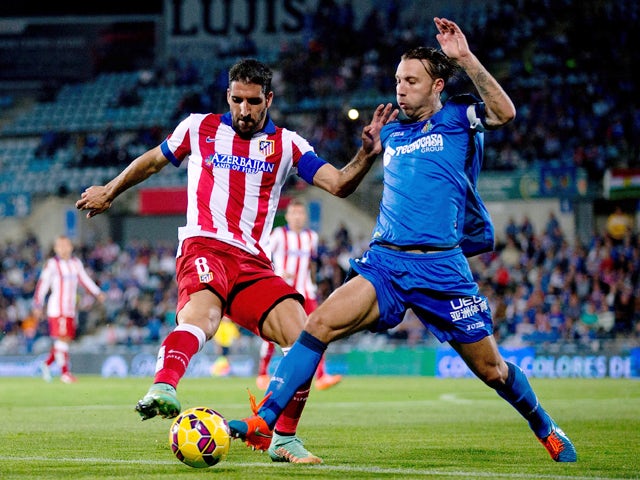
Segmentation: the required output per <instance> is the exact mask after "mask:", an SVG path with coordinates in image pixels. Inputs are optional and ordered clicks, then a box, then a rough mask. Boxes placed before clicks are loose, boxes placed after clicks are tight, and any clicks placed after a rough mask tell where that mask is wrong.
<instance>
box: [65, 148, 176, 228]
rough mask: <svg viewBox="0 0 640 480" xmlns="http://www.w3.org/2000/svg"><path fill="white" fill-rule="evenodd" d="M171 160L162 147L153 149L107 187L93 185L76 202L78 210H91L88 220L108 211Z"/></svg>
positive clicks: (135, 161) (137, 159)
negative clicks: (115, 202)
mask: <svg viewBox="0 0 640 480" xmlns="http://www.w3.org/2000/svg"><path fill="white" fill-rule="evenodd" d="M167 163H169V160H167V158H166V157H165V156H164V154H163V153H162V150H161V149H160V146H157V147H155V148H152V149H151V150H148V151H147V152H145V153H143V154H142V155H140V156H139V157H138V158H136V159H135V160H134V161H133V162H131V163H130V164H129V166H127V168H125V169H124V170H123V171H122V172H120V174H119V175H118V176H117V177H115V178H114V179H113V180H111V181H110V182H109V183H107V184H106V185H102V186H101V185H93V186H91V187H89V188H87V189H86V190H85V191H84V192H82V195H81V197H80V200H78V201H77V202H76V208H77V209H78V210H89V211H88V212H87V218H91V217H93V216H95V215H97V214H99V213H102V212H104V211H106V210H108V209H109V208H110V207H111V204H112V203H113V201H114V200H115V199H116V197H117V196H118V195H120V194H121V193H122V192H124V191H125V190H127V189H129V188H131V187H132V186H134V185H136V184H138V183H140V182H142V181H143V180H145V179H147V178H149V177H150V176H151V175H153V174H154V173H157V172H159V171H160V170H162V169H163V168H164V167H165V166H166V165H167Z"/></svg>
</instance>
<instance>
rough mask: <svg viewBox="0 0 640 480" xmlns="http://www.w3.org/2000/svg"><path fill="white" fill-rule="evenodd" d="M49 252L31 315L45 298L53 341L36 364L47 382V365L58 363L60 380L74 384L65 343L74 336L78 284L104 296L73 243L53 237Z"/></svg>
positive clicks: (37, 312)
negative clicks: (45, 354) (51, 250)
mask: <svg viewBox="0 0 640 480" xmlns="http://www.w3.org/2000/svg"><path fill="white" fill-rule="evenodd" d="M53 251H54V253H55V256H53V257H51V258H50V259H49V260H47V262H46V263H45V265H44V268H43V269H42V272H41V273H40V277H39V278H38V283H37V284H36V290H35V294H34V297H33V314H34V316H35V317H36V318H40V317H41V316H42V311H43V306H44V303H45V299H47V300H46V301H47V313H46V315H47V322H48V324H49V336H50V337H51V339H52V340H53V344H52V345H51V350H50V352H49V356H48V357H47V359H46V360H45V361H44V362H43V363H42V364H41V365H40V370H41V371H42V378H44V379H45V380H46V381H47V382H49V381H51V370H50V368H49V367H51V365H53V363H54V362H55V363H57V364H59V365H60V370H61V374H60V380H61V381H62V382H64V383H75V382H76V377H75V376H74V375H73V374H72V373H71V371H70V367H69V344H70V343H71V341H72V340H74V338H75V336H76V303H77V301H78V287H79V286H82V288H84V289H85V290H86V291H87V292H88V293H90V294H91V295H93V296H94V297H96V298H97V299H98V300H99V301H100V302H104V299H105V295H104V293H102V291H101V290H100V287H98V285H96V283H95V282H94V281H93V280H92V279H91V277H90V276H89V274H88V273H87V271H86V270H85V268H84V265H83V264H82V261H81V260H80V259H79V258H78V257H76V256H74V255H73V243H72V242H71V239H70V238H69V237H67V236H65V235H60V236H59V237H58V238H56V240H55V242H54V244H53ZM47 295H48V298H47Z"/></svg>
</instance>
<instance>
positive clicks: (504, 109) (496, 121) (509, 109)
mask: <svg viewBox="0 0 640 480" xmlns="http://www.w3.org/2000/svg"><path fill="white" fill-rule="evenodd" d="M433 21H434V22H435V24H436V28H437V29H438V32H439V33H438V34H437V35H436V39H437V40H438V42H439V43H440V47H441V48H442V51H443V52H444V54H445V55H446V56H447V57H449V58H451V59H452V60H455V61H456V62H457V63H458V65H459V66H460V67H461V68H463V69H464V71H465V72H466V73H467V75H468V76H469V78H470V79H471V81H472V82H473V84H474V85H475V87H476V89H477V90H478V93H479V94H480V97H482V101H483V102H484V104H485V107H486V124H487V126H488V127H490V128H498V127H500V126H502V125H504V124H506V123H508V122H510V121H511V120H513V119H514V118H515V116H516V108H515V106H514V105H513V102H512V101H511V98H509V96H508V95H507V93H506V92H505V91H504V90H503V89H502V87H501V86H500V84H499V83H498V81H497V80H496V79H495V78H494V77H493V76H492V75H491V74H490V73H489V72H488V70H487V69H486V68H485V67H484V66H483V65H482V63H480V60H478V58H477V57H476V56H475V55H474V54H473V53H472V52H471V50H470V49H469V44H468V43H467V38H466V37H465V35H464V33H462V30H461V29H460V27H459V26H458V25H457V24H456V23H455V22H452V21H451V20H447V19H446V18H438V17H436V18H434V19H433Z"/></svg>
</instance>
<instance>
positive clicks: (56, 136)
mask: <svg viewBox="0 0 640 480" xmlns="http://www.w3.org/2000/svg"><path fill="white" fill-rule="evenodd" d="M404 5H405V4H404V3H403V2H402V1H399V0H395V1H386V2H372V9H371V11H370V12H368V13H366V14H365V16H364V20H363V21H362V22H361V24H360V25H356V20H355V19H356V16H355V14H354V12H353V6H352V2H350V1H348V0H344V1H338V0H321V1H319V2H318V8H317V10H316V11H315V12H310V13H309V16H308V18H307V21H306V25H307V29H306V31H305V34H304V36H303V41H302V44H300V45H298V44H287V43H283V44H282V45H280V46H279V49H278V51H277V52H276V54H275V56H274V58H273V59H272V61H270V62H269V63H270V65H271V66H272V67H273V68H274V71H275V75H274V81H273V89H274V91H276V92H277V96H278V100H277V101H276V102H275V103H274V107H276V108H274V109H272V113H273V115H274V116H280V117H286V119H284V118H278V121H279V122H280V123H282V122H284V123H286V124H288V125H290V126H291V127H292V128H293V129H296V130H298V131H299V132H300V133H301V134H302V135H303V136H305V137H306V138H308V139H309V140H310V141H311V143H312V144H313V145H314V147H315V148H316V151H317V152H318V153H319V154H320V155H322V156H323V157H325V158H327V159H329V160H331V161H335V160H336V159H343V160H345V161H346V160H347V159H348V158H349V155H348V154H347V153H346V152H351V151H352V150H353V144H355V143H357V142H358V138H357V137H358V135H359V133H358V132H359V131H360V128H361V125H359V124H357V122H353V121H351V120H349V119H347V118H346V116H345V115H344V112H343V110H342V105H341V106H340V107H339V108H330V107H329V106H328V105H330V104H331V100H332V99H335V98H336V97H337V98H344V99H347V98H351V99H353V98H361V99H365V98H369V99H372V105H375V104H377V103H379V101H387V100H392V99H393V98H394V87H395V86H394V71H395V67H396V62H397V58H398V57H399V55H400V54H401V53H402V52H403V51H404V50H405V49H406V48H407V47H408V46H413V45H415V44H429V45H433V44H434V36H435V33H436V32H435V30H434V29H433V26H432V22H431V21H428V22H426V21H425V22H409V21H406V20H405V21H402V20H401V19H402V18H403V8H404ZM452 8H453V7H452ZM440 13H441V14H449V13H450V12H440ZM639 15H640V5H639V4H638V2H634V1H632V0H622V1H619V2H602V1H597V0H586V1H580V2H578V1H576V0H561V1H554V2H552V1H549V0H508V1H504V2H495V3H491V4H487V5H484V4H483V3H482V2H478V5H475V6H474V8H469V9H465V10H462V11H458V12H454V13H452V14H451V16H452V18H454V19H455V20H456V21H458V22H459V23H460V25H461V26H462V27H463V29H464V30H466V31H469V32H473V35H469V40H470V42H471V43H472V44H473V47H474V50H475V51H477V52H479V55H481V56H484V57H485V58H482V60H483V62H484V63H485V64H487V65H488V66H489V67H490V70H491V71H494V72H496V76H497V77H499V79H500V82H501V84H502V85H503V86H504V87H505V89H506V90H507V91H508V92H509V94H510V96H511V97H512V98H513V100H514V103H515V104H516V106H517V108H518V116H517V118H516V120H515V121H514V122H512V123H511V124H509V125H508V126H507V127H505V128H503V129H501V130H499V131H497V132H492V134H491V135H487V137H486V155H485V166H484V168H485V170H506V171H510V170H518V169H522V168H528V167H532V166H533V167H534V166H536V165H539V164H542V163H545V164H554V165H561V166H576V167H581V168H584V169H585V170H586V171H587V173H588V175H589V179H590V180H591V181H594V182H599V181H601V179H602V175H603V172H604V170H605V169H606V168H609V167H615V166H619V167H638V166H639V165H640V143H639V142H638V140H637V139H638V138H640V103H639V102H638V100H637V96H636V95H634V90H635V85H636V84H637V81H634V75H633V73H632V72H633V71H635V69H634V66H635V65H636V64H637V63H638V61H639V60H640V59H639V58H638V56H639V52H638V49H637V48H635V47H636V45H637V44H638V43H640V42H639V40H640V39H638V35H640V33H639V32H640V30H638V29H637V28H636V25H638V23H639V21H640V19H639ZM458 17H460V18H458ZM261 53H262V52H261V51H260V50H259V47H257V46H256V45H255V44H253V43H252V42H251V39H250V38H243V39H242V42H241V44H240V45H239V46H238V49H237V50H234V51H224V52H223V51H221V52H219V55H218V58H217V59H215V61H214V62H210V59H208V60H206V61H205V60H200V61H199V60H198V59H190V58H186V57H185V58H180V59H172V60H170V61H169V62H168V63H167V64H166V65H163V66H162V67H160V68H158V69H157V71H155V72H146V71H145V72H141V74H140V82H139V85H138V86H137V87H136V88H137V89H139V90H143V89H145V88H147V87H150V86H154V85H191V86H193V88H192V89H191V91H190V92H189V93H188V94H187V95H185V96H184V98H183V99H182V101H181V102H180V104H179V105H178V107H177V108H176V111H175V112H174V115H173V118H172V119H171V122H172V123H173V122H175V121H176V120H179V119H181V118H182V117H184V116H185V115H186V114H187V113H189V112H198V111H220V110H221V109H225V108H226V105H225V104H224V102H225V98H224V92H225V91H226V86H227V85H226V82H227V79H226V76H225V75H224V72H225V71H226V69H227V66H228V65H227V63H226V60H227V59H229V58H230V60H229V61H230V62H231V61H233V60H234V58H235V56H237V55H256V56H260V55H261ZM231 57H234V58H231ZM212 65H213V66H212ZM212 68H213V71H212ZM463 81H464V80H463V79H460V81H459V82H458V85H457V86H456V84H455V83H454V84H453V88H452V90H451V92H450V93H455V91H456V88H458V87H459V88H460V89H461V90H462V89H465V88H467V85H462V82H463ZM122 93H123V95H121V96H120V97H119V98H116V99H114V101H117V102H118V103H119V104H120V105H122V102H125V104H128V103H131V102H132V101H133V103H134V104H135V101H136V98H138V93H139V91H136V90H134V91H128V92H122ZM52 98H55V95H53V97H52ZM304 112H306V114H305V113H304ZM166 133H167V132H163V131H162V128H160V127H157V128H145V129H142V130H140V131H135V132H132V131H127V132H123V131H113V130H110V129H107V130H105V131H100V132H82V133H73V134H70V133H65V132H64V131H48V132H43V135H42V139H41V144H40V145H39V146H38V148H37V149H36V152H35V155H36V156H42V157H51V156H53V155H54V154H55V152H56V150H59V149H62V148H69V147H70V146H71V147H72V148H73V149H74V151H75V154H74V156H73V160H72V161H71V162H70V165H69V166H72V167H85V166H86V167H88V166H106V165H108V166H120V165H123V164H127V163H128V162H130V161H131V160H132V159H133V158H135V156H137V155H138V154H139V153H141V152H142V151H144V150H146V149H148V148H150V147H153V146H155V145H157V144H158V143H159V142H160V141H161V140H162V139H163V138H164V135H165V134H166ZM367 240H368V239H353V238H350V235H349V231H348V228H347V227H344V228H341V229H340V230H339V231H338V232H336V235H335V238H333V239H325V241H324V242H323V243H322V245H321V251H320V256H319V260H318V263H319V265H318V272H319V276H318V285H319V293H320V301H321V300H322V299H323V298H326V296H327V295H328V294H329V293H330V292H331V291H332V290H333V289H334V288H335V287H336V286H337V285H339V284H340V283H341V282H342V280H343V278H344V275H345V269H346V268H347V266H348V262H347V259H348V258H349V257H354V256H357V255H359V253H360V252H361V251H362V250H363V249H364V248H366V243H367ZM639 242H640V240H639V237H638V235H637V234H636V233H635V232H631V233H630V234H627V235H625V236H624V237H623V238H622V239H619V238H614V237H612V236H610V235H609V234H608V233H607V232H598V233H597V234H594V236H593V238H592V239H591V240H590V242H588V243H587V244H581V243H573V244H572V243H570V242H569V241H568V240H567V239H566V235H565V233H564V232H562V230H561V229H560V227H559V224H558V222H557V221H554V218H550V220H549V223H548V224H547V225H545V226H539V228H534V226H533V225H531V224H530V222H528V220H527V219H526V218H523V219H518V221H516V220H515V219H514V220H512V221H511V222H510V224H509V228H508V229H507V231H505V232H502V235H501V241H500V243H499V245H498V246H497V247H498V248H497V249H496V251H495V252H493V253H490V254H484V255H482V256H481V257H477V258H476V259H474V260H473V268H474V271H475V272H476V274H477V276H478V280H479V281H480V284H481V287H482V288H483V289H484V293H485V294H486V295H487V296H488V297H489V298H490V300H491V302H492V310H493V312H494V321H495V326H496V333H497V336H498V338H499V339H500V341H501V342H502V344H503V345H524V344H532V345H541V344H546V345H548V344H553V343H556V342H559V341H568V342H571V343H573V344H576V345H583V346H585V347H586V348H591V349H598V348H601V345H602V341H604V340H607V339H616V338H617V339H623V340H624V339H630V340H632V341H635V342H637V341H638V340H639V339H640V279H639V276H640V275H639V273H640V243H639ZM49 253H50V252H47V251H45V250H44V249H43V246H42V245H40V244H39V243H38V240H37V238H36V237H35V236H29V237H28V238H26V239H24V240H23V241H20V242H9V243H5V244H0V255H1V259H2V260H1V263H0V291H1V293H2V295H1V296H0V354H1V353H17V352H32V351H34V345H36V343H37V341H38V340H39V339H40V338H43V336H45V335H46V325H45V324H43V322H42V321H39V319H35V318H33V317H32V316H31V315H30V308H31V300H32V296H33V290H34V287H35V282H36V280H37V274H38V273H39V269H40V268H41V266H42V263H43V261H44V259H45V258H46V257H47V256H48V255H49ZM174 253H175V245H164V244H154V245H148V244H144V243H132V244H128V245H118V244H116V243H114V242H113V241H104V242H100V243H97V244H95V245H79V246H77V247H76V254H77V255H79V256H80V257H81V258H82V259H83V260H84V261H85V262H86V265H87V266H88V267H89V268H90V269H91V270H92V271H93V278H95V279H96V281H97V282H98V284H99V285H101V288H102V289H103V291H104V292H105V293H106V295H107V301H106V302H105V304H104V306H93V305H91V304H90V302H89V303H87V302H88V300H85V299H83V303H82V304H81V308H80V311H81V314H80V318H79V320H80V331H79V334H80V335H81V336H82V335H97V337H96V341H98V342H101V343H102V344H104V345H107V346H108V345H139V344H144V343H152V344H157V342H158V340H159V339H160V338H162V336H163V328H164V329H166V328H170V326H171V325H172V324H173V316H174V308H175V307H174V306H175V303H176V302H175V297H176V289H175V280H174V273H175V270H174V269H175V263H174ZM636 303H638V305H636ZM414 323H415V322H412V321H410V320H409V321H407V322H405V323H403V325H402V327H401V329H400V330H397V331H393V332H389V334H388V337H389V339H390V340H394V341H396V340H397V341H407V342H409V343H410V344H420V343H423V342H426V341H430V337H428V334H426V333H425V331H424V330H423V329H422V328H421V327H419V328H413V327H414V326H415V325H414ZM36 346H37V345H36Z"/></svg>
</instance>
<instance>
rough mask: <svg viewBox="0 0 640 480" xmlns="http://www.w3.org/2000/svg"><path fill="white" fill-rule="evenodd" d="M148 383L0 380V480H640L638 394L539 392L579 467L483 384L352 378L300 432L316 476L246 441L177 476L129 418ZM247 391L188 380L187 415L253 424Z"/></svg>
mask: <svg viewBox="0 0 640 480" xmlns="http://www.w3.org/2000/svg"><path fill="white" fill-rule="evenodd" d="M150 381H151V379H149V378H138V379H134V378H128V379H104V378H98V377H91V376H80V378H79V382H78V383H76V384H72V385H66V384H62V383H61V382H59V380H57V379H55V380H54V382H53V383H44V382H43V381H42V380H40V379H39V378H6V377H5V378H0V412H2V413H1V415H2V417H1V419H2V421H0V445H1V451H0V479H2V480H13V479H21V480H22V479H31V478H33V479H73V480H79V479H100V480H107V479H136V480H144V479H163V480H165V479H168V478H170V479H171V480H180V479H194V478H208V479H212V478H219V479H225V480H235V479H238V480H240V479H242V480H261V479H273V478H293V479H298V478H301V479H340V480H345V479H376V478H380V479H383V478H384V479H394V478H398V479H403V480H409V479H434V478H445V479H512V478H513V479H521V480H528V479H531V480H537V479H622V478H625V479H628V478H640V382H638V381H637V380H613V379H602V380H584V379H562V380H561V379H545V380H542V379H533V380H532V384H533V386H534V388H535V389H536V391H537V393H538V396H539V397H540V399H541V402H542V404H543V406H544V407H545V408H546V409H547V410H548V411H549V412H550V413H551V414H552V415H553V416H554V417H555V419H556V420H557V421H558V423H559V424H560V425H561V427H562V428H563V429H564V430H565V432H567V434H568V435H569V436H570V437H571V439H572V440H573V441H574V443H575V445H576V449H577V450H578V462H577V463H575V464H558V463H555V462H553V461H552V460H551V458H550V457H549V456H548V454H547V452H546V450H545V449H544V448H543V447H542V445H540V444H539V443H538V441H537V440H536V439H535V437H534V436H533V434H532V433H531V431H530V430H529V428H528V426H527V425H526V423H525V422H524V420H523V419H522V418H521V417H520V416H519V415H518V414H517V413H516V412H515V411H514V410H513V409H512V408H511V407H510V406H509V405H508V404H507V403H506V402H504V401H503V400H501V399H500V398H499V397H498V396H497V395H496V394H495V393H494V392H493V391H492V390H490V389H489V388H487V387H485V386H484V385H483V384H482V383H481V382H480V381H478V380H475V379H457V380H451V379H446V380H445V379H436V378H427V377H375V376H368V377H364V376H363V377H346V378H345V379H344V380H343V383H341V384H340V385H338V386H337V387H334V388H333V389H330V390H325V391H316V390H313V391H312V393H311V396H310V398H309V402H308V404H307V408H306V410H305V413H304V415H303V418H302V421H301V424H300V426H299V429H298V433H299V435H300V436H301V437H302V438H303V439H304V440H305V445H306V446H307V447H308V448H309V450H311V451H312V452H313V453H315V454H317V455H319V456H320V457H322V458H323V459H324V463H323V464H322V465H313V466H307V465H292V464H282V463H273V462H271V460H270V459H269V457H268V456H267V455H266V454H263V453H258V452H254V451H251V450H250V449H248V448H247V447H245V445H244V444H243V443H241V442H239V441H234V442H232V444H231V449H230V451H229V456H228V457H227V459H226V460H225V461H224V462H222V463H220V464H218V465H216V466H214V467H211V468H208V469H192V468H190V467H187V466H185V465H183V464H182V463H180V462H179V461H178V460H177V459H175V457H174V456H173V454H172V453H171V450H170V449H169V445H168V430H169V425H170V421H169V420H163V419H158V418H154V419H151V420H148V421H145V422H141V421H140V420H139V418H138V415H137V414H136V413H135V412H134V410H133V406H134V404H135V403H136V401H137V400H138V399H139V398H140V397H141V396H142V395H143V394H144V393H145V392H146V389H147V387H148V385H149V383H150ZM247 387H248V388H250V389H251V390H252V391H254V393H255V390H256V389H255V383H254V379H253V378H202V379H191V378H187V379H184V380H183V381H182V382H181V384H180V388H179V390H178V393H179V397H180V400H181V402H182V407H183V408H187V407H194V406H209V407H212V408H214V409H216V410H218V411H219V412H220V413H222V414H223V415H224V416H226V417H227V418H228V419H231V418H240V417H244V416H246V415H247V414H248V413H249V402H248V399H247V392H246V389H247Z"/></svg>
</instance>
